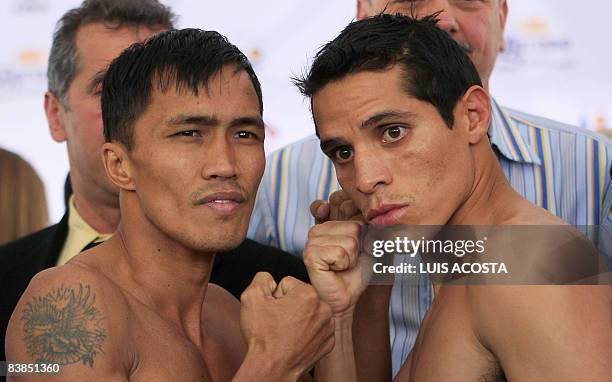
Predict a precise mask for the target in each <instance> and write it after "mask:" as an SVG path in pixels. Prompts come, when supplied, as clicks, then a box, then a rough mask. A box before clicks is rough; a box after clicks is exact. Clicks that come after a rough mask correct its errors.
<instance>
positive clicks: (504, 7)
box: [499, 0, 508, 52]
mask: <svg viewBox="0 0 612 382" xmlns="http://www.w3.org/2000/svg"><path fill="white" fill-rule="evenodd" d="M506 20H508V2H507V1H506V0H499V38H500V39H501V41H500V42H499V51H500V52H503V51H504V50H506V40H505V39H504V31H505V30H506Z"/></svg>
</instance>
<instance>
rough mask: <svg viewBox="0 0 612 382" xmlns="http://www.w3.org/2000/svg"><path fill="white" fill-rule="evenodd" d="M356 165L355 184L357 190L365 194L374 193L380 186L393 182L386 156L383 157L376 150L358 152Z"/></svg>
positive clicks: (355, 160) (355, 159)
mask: <svg viewBox="0 0 612 382" xmlns="http://www.w3.org/2000/svg"><path fill="white" fill-rule="evenodd" d="M378 154H380V153H378ZM354 165H355V169H354V171H355V184H356V186H357V190H358V191H359V192H361V193H363V194H366V195H369V194H372V193H374V192H375V191H376V190H377V189H378V188H380V187H383V186H385V185H388V184H390V183H391V180H392V176H391V172H390V171H389V168H388V166H387V164H386V163H385V160H384V158H381V157H380V155H377V153H375V152H362V153H359V154H356V155H355V158H354Z"/></svg>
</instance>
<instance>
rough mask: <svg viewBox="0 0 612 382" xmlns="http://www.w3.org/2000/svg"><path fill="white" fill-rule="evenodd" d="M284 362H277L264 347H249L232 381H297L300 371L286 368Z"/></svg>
mask: <svg viewBox="0 0 612 382" xmlns="http://www.w3.org/2000/svg"><path fill="white" fill-rule="evenodd" d="M285 366H286V365H285V364H284V362H275V361H274V360H273V359H272V358H271V357H269V356H268V355H266V354H265V352H264V351H263V349H260V351H258V350H253V347H249V351H248V352H247V355H246V357H245V358H244V361H243V362H242V364H241V365H240V368H239V369H238V371H237V372H236V374H235V375H234V378H232V382H257V381H279V382H296V381H297V380H298V377H299V373H297V372H295V373H293V372H290V371H288V370H286V369H285Z"/></svg>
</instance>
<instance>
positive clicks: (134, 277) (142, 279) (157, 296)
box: [111, 195, 215, 338]
mask: <svg viewBox="0 0 612 382" xmlns="http://www.w3.org/2000/svg"><path fill="white" fill-rule="evenodd" d="M127 199H131V200H127ZM121 211H122V221H121V223H120V225H119V228H118V230H117V234H115V235H114V236H113V238H112V239H111V240H112V241H113V242H112V243H111V244H112V245H113V246H114V247H115V250H116V252H117V253H121V255H120V256H119V258H120V262H121V264H122V265H123V266H121V267H119V268H121V271H120V273H121V278H122V279H123V280H127V282H128V284H129V285H130V287H129V290H130V292H133V294H134V295H135V296H136V297H137V298H138V299H139V300H140V301H141V302H143V303H144V304H145V305H148V306H149V307H150V308H151V309H154V310H155V311H157V312H159V313H160V315H162V316H164V317H166V318H167V319H169V320H170V321H172V322H175V323H176V324H177V325H179V327H182V328H184V330H185V331H186V332H187V333H188V335H189V336H190V337H192V338H199V336H200V332H201V325H200V322H201V317H202V310H203V304H204V297H205V295H206V289H207V285H208V280H209V278H210V273H211V270H212V265H213V260H214V257H215V255H214V253H204V252H200V251H197V250H193V249H191V248H188V247H186V246H185V245H183V244H182V243H179V242H177V241H176V240H174V239H173V238H171V237H169V236H168V235H167V234H166V233H165V232H163V231H161V230H160V229H159V228H158V227H157V226H156V225H155V224H154V223H153V222H151V221H150V220H149V219H148V218H147V217H146V216H145V214H144V212H143V211H142V209H141V208H140V205H139V202H138V200H137V199H136V196H134V195H129V196H128V197H126V198H124V197H122V198H121Z"/></svg>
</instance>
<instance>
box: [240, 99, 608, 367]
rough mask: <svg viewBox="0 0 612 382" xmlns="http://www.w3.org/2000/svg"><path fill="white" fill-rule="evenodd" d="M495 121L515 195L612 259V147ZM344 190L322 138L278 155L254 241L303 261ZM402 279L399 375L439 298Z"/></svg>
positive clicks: (394, 307) (396, 330)
mask: <svg viewBox="0 0 612 382" xmlns="http://www.w3.org/2000/svg"><path fill="white" fill-rule="evenodd" d="M491 119H492V120H491V126H490V128H489V135H490V138H491V143H492V145H493V146H494V148H495V149H496V153H497V156H498V159H499V162H500V163H501V167H502V169H503V171H504V173H505V174H506V176H507V178H508V180H509V181H510V184H511V185H512V186H513V187H514V189H516V191H517V192H519V193H520V194H521V195H523V196H524V197H525V198H526V199H528V200H529V201H530V202H532V203H534V204H536V205H538V206H541V207H542V208H545V209H547V210H548V211H550V212H551V213H553V214H555V215H557V216H559V217H560V218H562V219H564V220H565V221H567V222H569V223H570V224H573V225H576V226H578V228H579V229H581V230H582V231H583V232H585V233H586V234H587V235H588V236H589V237H590V239H591V240H592V241H593V243H595V245H598V246H599V248H600V250H602V251H605V253H612V245H611V244H610V243H612V229H610V228H611V227H612V212H611V211H612V191H610V188H611V182H610V178H611V173H610V171H611V161H612V142H610V141H609V140H608V139H606V138H604V137H602V136H600V135H598V134H595V133H593V132H591V131H588V130H584V129H580V128H577V127H574V126H569V125H564V124H561V123H559V122H555V121H551V120H548V119H545V118H541V117H536V116H533V115H529V114H525V113H522V112H519V111H515V110H510V109H506V108H502V107H500V106H499V105H498V104H497V103H496V102H495V101H492V118H491ZM339 188H340V186H339V184H338V181H337V179H336V173H335V170H334V166H333V164H332V162H331V161H330V160H329V158H327V157H326V156H325V155H324V154H323V153H322V152H321V149H320V148H319V140H318V138H317V137H316V136H315V135H311V136H309V137H307V138H304V139H302V140H300V141H298V142H295V143H293V144H291V145H288V146H285V147H284V148H282V149H280V150H278V151H275V152H274V153H272V154H270V156H269V157H268V159H267V163H266V170H265V173H264V177H263V179H262V183H261V185H260V188H259V193H258V195H257V202H256V205H255V210H254V211H253V216H252V218H251V225H250V227H249V234H248V236H249V237H250V238H251V239H254V240H256V241H259V242H261V243H264V244H269V245H272V246H275V247H278V248H281V249H283V250H285V251H288V252H291V253H293V254H294V255H296V256H301V254H302V251H303V249H304V247H305V245H306V239H307V237H308V230H309V229H310V227H311V226H312V225H313V224H314V219H313V218H312V216H311V215H310V210H309V206H310V203H311V202H312V201H313V200H316V199H324V200H327V198H328V197H329V195H330V194H331V193H333V192H334V191H336V190H338V189H339ZM607 259H608V261H609V258H607ZM397 276H398V275H396V281H395V284H394V286H393V292H392V296H391V306H390V311H389V319H390V324H391V349H392V359H393V375H395V374H396V373H397V371H398V370H399V368H400V366H401V365H402V363H403V362H404V360H405V359H406V357H407V356H408V353H409V352H410V350H411V349H412V346H413V344H414V341H415V340H416V335H417V333H418V329H419V325H420V322H421V320H422V319H423V317H424V315H425V312H426V311H427V308H428V307H429V304H430V303H431V301H432V299H433V291H432V288H431V283H430V281H429V279H428V277H426V276H423V275H421V276H419V275H410V276H406V277H397Z"/></svg>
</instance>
